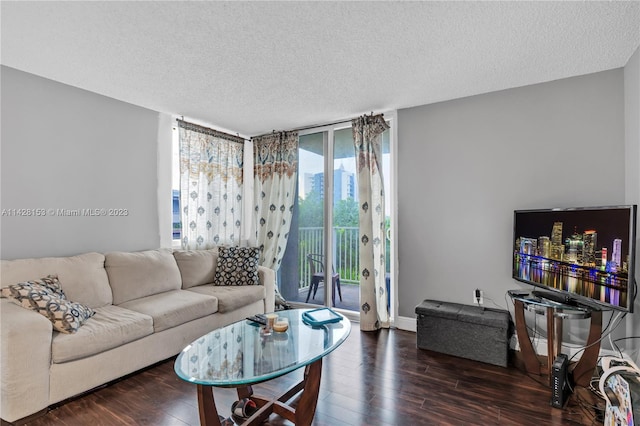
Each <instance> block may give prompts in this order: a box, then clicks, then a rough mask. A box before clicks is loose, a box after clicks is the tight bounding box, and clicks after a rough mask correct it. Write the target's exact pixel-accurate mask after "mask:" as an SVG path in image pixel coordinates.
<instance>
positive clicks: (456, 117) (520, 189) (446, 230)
mask: <svg viewBox="0 0 640 426" xmlns="http://www.w3.org/2000/svg"><path fill="white" fill-rule="evenodd" d="M624 116H625V115H624V87H623V70H622V69H617V70H611V71H606V72H601V73H596V74H590V75H586V76H580V77H574V78H569V79H564V80H559V81H554V82H549V83H544V84H538V85H533V86H527V87H522V88H517V89H511V90H505V91H500V92H493V93H489V94H484V95H479V96H473V97H469V98H464V99H458V100H453V101H449V102H442V103H437V104H431V105H424V106H419V107H415V108H408V109H403V110H400V111H398V164H399V167H398V212H399V218H398V226H399V237H398V242H399V253H398V256H399V276H398V299H399V315H400V316H401V317H408V318H415V311H414V309H415V306H416V305H417V304H418V303H419V302H420V301H422V300H423V299H438V300H443V301H452V302H459V303H466V304H469V303H471V301H472V291H473V289H475V288H479V289H482V290H484V294H485V305H487V306H494V305H493V304H492V301H493V302H495V304H497V305H499V306H501V307H503V308H507V307H509V306H510V302H507V301H506V300H505V293H506V291H507V290H509V289H512V288H518V287H519V285H518V283H517V282H516V281H514V280H513V279H512V278H511V254H510V253H511V244H512V241H511V240H512V226H513V210H515V209H526V208H548V207H569V206H598V205H611V204H623V203H624V202H625V133H624ZM636 167H637V163H636Z"/></svg>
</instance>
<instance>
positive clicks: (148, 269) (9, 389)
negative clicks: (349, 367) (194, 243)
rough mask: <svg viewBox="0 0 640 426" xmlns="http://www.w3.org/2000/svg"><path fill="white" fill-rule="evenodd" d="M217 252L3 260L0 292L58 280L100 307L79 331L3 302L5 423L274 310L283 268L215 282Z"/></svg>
mask: <svg viewBox="0 0 640 426" xmlns="http://www.w3.org/2000/svg"><path fill="white" fill-rule="evenodd" d="M217 258H218V250H217V249H213V250H201V251H172V250H167V249H160V250H150V251H144V252H132V253H129V252H114V253H107V254H100V253H86V254H81V255H78V256H73V257H61V258H41V259H18V260H3V261H2V263H1V269H0V279H1V284H2V285H1V286H2V287H6V286H8V285H12V284H16V283H19V282H23V281H27V280H34V279H39V278H42V277H46V276H48V275H57V276H58V279H59V281H60V285H61V287H62V289H63V290H64V293H65V294H66V297H67V299H68V300H70V301H73V302H79V303H82V304H85V305H87V306H88V307H90V308H93V309H94V310H95V312H96V313H95V315H94V316H93V317H91V318H90V319H89V320H87V321H86V323H84V325H82V326H81V327H80V328H79V329H78V331H77V332H75V333H73V334H66V333H60V332H58V331H55V330H54V329H53V328H52V323H51V321H49V319H48V318H46V317H45V316H43V315H40V314H39V313H37V312H35V311H32V310H29V309H25V308H23V307H21V306H18V305H16V304H14V303H12V302H11V301H9V299H6V298H3V299H0V309H1V311H0V338H1V341H0V378H1V381H0V385H1V388H0V393H1V395H0V396H1V401H0V418H2V419H3V420H5V421H8V422H14V421H16V420H19V419H23V418H25V417H27V416H30V415H32V414H35V413H40V412H42V410H44V409H46V408H47V407H49V406H50V405H52V404H55V403H57V402H60V401H63V400H65V399H68V398H70V397H73V396H75V395H78V394H81V393H83V392H85V391H88V390H91V389H93V388H95V387H97V386H100V385H102V384H104V383H107V382H110V381H112V380H114V379H117V378H119V377H122V376H123V375H126V374H129V373H131V372H134V371H136V370H139V369H141V368H143V367H146V366H149V365H151V364H154V363H156V362H158V361H162V360H164V359H167V358H170V357H172V356H174V355H176V354H177V353H179V352H180V351H181V350H182V349H183V348H184V347H185V346H186V345H187V344H189V343H190V342H192V341H194V340H195V339H197V338H198V337H199V336H202V335H204V334H206V333H207V332H209V331H211V330H213V329H216V328H218V327H221V326H224V325H227V324H230V323H232V322H234V321H238V320H241V319H243V318H245V317H247V316H250V315H253V314H256V313H264V312H271V311H273V310H274V294H275V291H274V286H275V272H274V271H273V270H271V269H267V268H263V267H259V268H258V275H259V281H260V285H244V286H239V285H234V286H220V285H218V286H215V285H213V284H212V282H213V281H214V274H215V269H216V265H217Z"/></svg>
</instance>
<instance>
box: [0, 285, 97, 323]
mask: <svg viewBox="0 0 640 426" xmlns="http://www.w3.org/2000/svg"><path fill="white" fill-rule="evenodd" d="M2 297H7V298H8V299H9V300H10V301H12V302H13V303H15V304H17V305H20V306H22V307H23V308H27V309H31V310H34V311H36V312H38V313H39V314H40V315H43V316H45V317H47V318H48V319H49V321H51V323H52V324H53V328H54V329H55V330H57V331H59V332H62V333H75V332H76V331H78V329H79V328H80V326H81V325H82V324H84V323H85V321H87V320H88V319H89V318H91V317H92V316H93V315H94V314H95V311H94V310H93V309H91V308H89V307H87V306H85V305H83V304H80V303H74V302H70V301H68V300H66V296H65V295H64V292H63V291H62V288H61V287H60V282H59V281H58V278H57V277H55V276H51V275H50V276H48V277H47V278H42V279H40V280H33V281H26V282H22V283H18V284H14V285H10V286H9V287H6V288H3V289H2Z"/></svg>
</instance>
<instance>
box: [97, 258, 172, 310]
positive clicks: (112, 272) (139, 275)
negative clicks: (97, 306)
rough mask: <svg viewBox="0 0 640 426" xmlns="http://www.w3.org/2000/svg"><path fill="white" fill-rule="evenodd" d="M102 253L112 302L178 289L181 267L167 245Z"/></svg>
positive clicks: (116, 302)
mask: <svg viewBox="0 0 640 426" xmlns="http://www.w3.org/2000/svg"><path fill="white" fill-rule="evenodd" d="M105 257H106V259H105V269H106V270H107V274H108V275H109V284H110V285H111V290H112V292H113V304H114V305H119V304H121V303H124V302H128V301H129V300H133V299H139V298H141V297H145V296H151V295H153V294H158V293H162V292H165V291H169V290H179V289H180V270H179V269H178V265H177V263H176V260H175V259H174V257H173V254H172V253H171V250H170V249H159V250H148V251H140V252H111V253H107V254H106V255H105Z"/></svg>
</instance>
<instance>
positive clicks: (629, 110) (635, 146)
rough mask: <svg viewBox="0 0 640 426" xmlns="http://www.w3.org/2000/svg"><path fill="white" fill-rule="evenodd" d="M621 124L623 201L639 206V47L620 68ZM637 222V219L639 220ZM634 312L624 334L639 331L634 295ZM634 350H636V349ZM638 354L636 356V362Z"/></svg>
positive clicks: (639, 253) (629, 344) (639, 262)
mask: <svg viewBox="0 0 640 426" xmlns="http://www.w3.org/2000/svg"><path fill="white" fill-rule="evenodd" d="M624 109H625V115H624V118H625V120H624V124H625V127H624V128H625V182H626V191H625V200H626V203H627V204H638V205H640V48H638V49H636V51H635V53H634V54H633V55H632V56H631V58H630V59H629V61H628V63H627V65H626V66H625V67H624ZM639 224H640V222H639ZM636 247H637V249H636V273H635V276H636V282H637V281H638V280H639V277H640V273H639V271H638V269H639V268H640V250H638V249H640V232H638V233H637V234H636ZM634 312H635V313H634V314H633V315H630V316H628V317H627V321H626V335H627V336H637V335H638V333H640V298H636V302H635V305H634ZM621 346H624V347H626V348H638V347H640V343H638V341H637V340H636V339H633V340H628V341H625V342H621ZM636 350H637V349H636ZM638 357H640V354H638V355H636V357H635V360H636V362H637V361H639V358H638Z"/></svg>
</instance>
